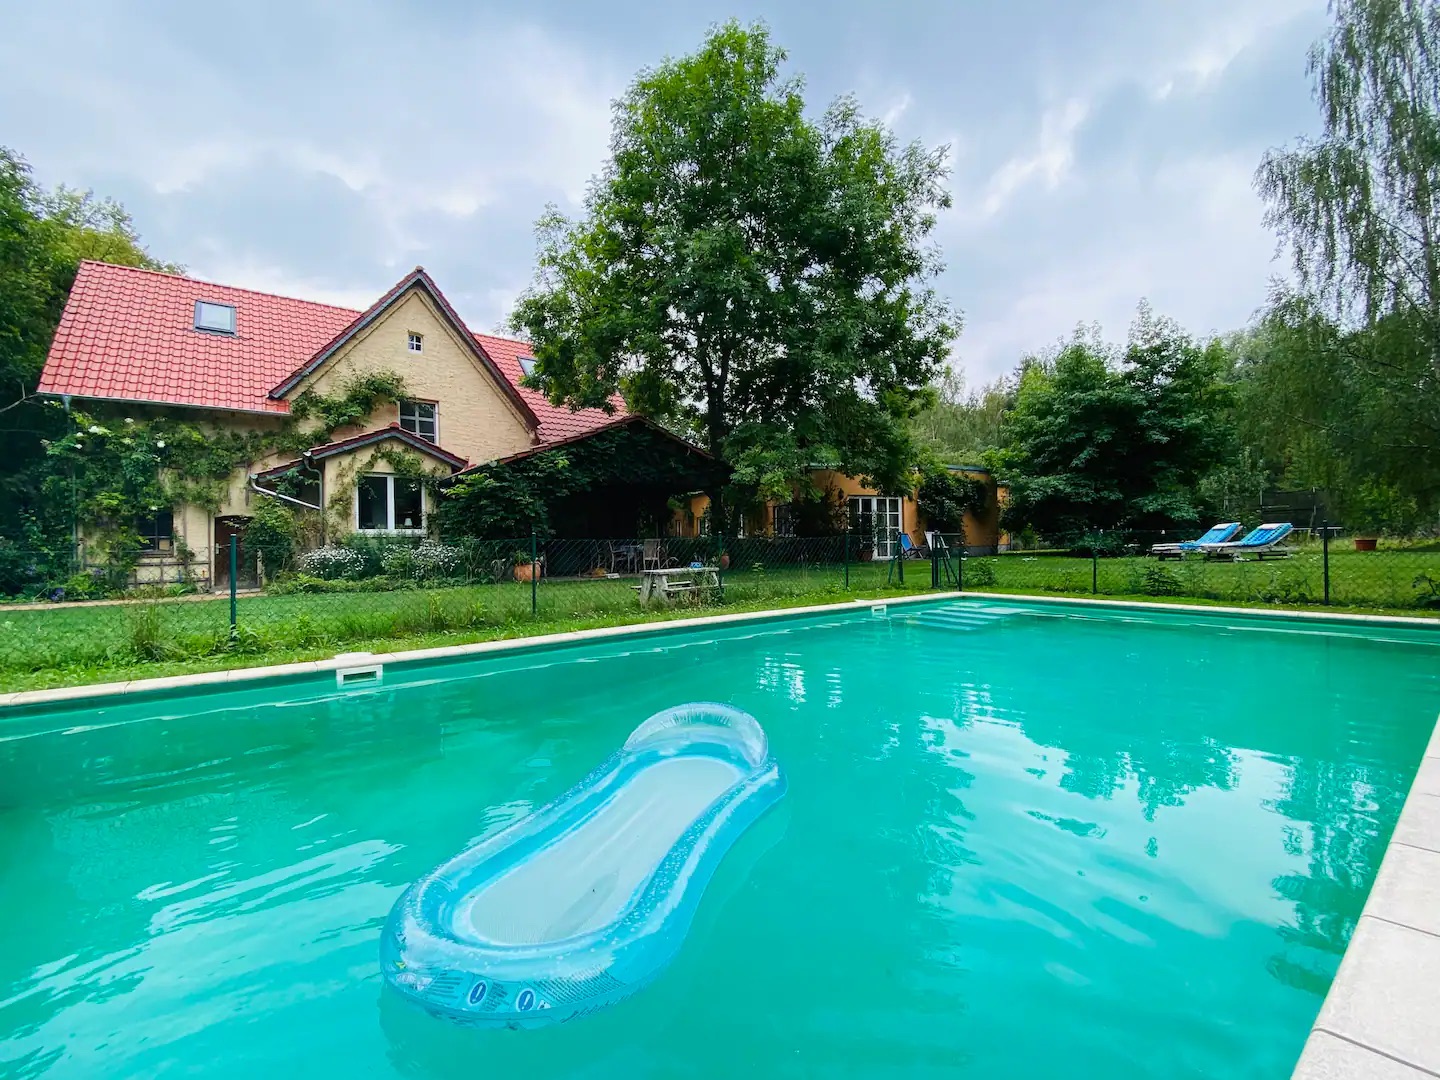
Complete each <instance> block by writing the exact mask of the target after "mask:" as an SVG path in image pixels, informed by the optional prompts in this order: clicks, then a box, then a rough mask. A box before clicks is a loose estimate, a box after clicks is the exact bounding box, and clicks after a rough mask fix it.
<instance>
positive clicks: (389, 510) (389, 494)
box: [354, 473, 429, 536]
mask: <svg viewBox="0 0 1440 1080" xmlns="http://www.w3.org/2000/svg"><path fill="white" fill-rule="evenodd" d="M372 477H383V478H384V479H385V481H386V483H385V520H386V522H387V523H388V524H389V528H385V529H367V528H365V527H364V526H362V525H361V524H360V485H361V483H363V482H364V481H366V480H369V479H371V478H372ZM396 480H415V482H416V483H419V480H418V479H416V478H415V477H413V476H396V475H395V474H394V473H366V474H365V475H364V476H362V477H360V479H359V480H357V481H356V482H355V498H354V503H355V514H354V521H355V531H356V532H358V533H364V534H365V535H366V536H424V535H425V519H426V517H427V516H428V511H429V508H428V507H427V506H426V505H425V485H424V484H420V524H419V525H418V526H416V527H412V528H409V529H405V528H396V527H395V481H396Z"/></svg>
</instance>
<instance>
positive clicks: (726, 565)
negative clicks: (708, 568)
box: [720, 555, 730, 570]
mask: <svg viewBox="0 0 1440 1080" xmlns="http://www.w3.org/2000/svg"><path fill="white" fill-rule="evenodd" d="M720 569H721V570H729V569H730V556H729V555H721V556H720Z"/></svg>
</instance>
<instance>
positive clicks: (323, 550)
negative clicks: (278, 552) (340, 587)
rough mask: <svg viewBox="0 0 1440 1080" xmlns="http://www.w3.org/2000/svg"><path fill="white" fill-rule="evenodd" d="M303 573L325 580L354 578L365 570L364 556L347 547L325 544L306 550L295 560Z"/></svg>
mask: <svg viewBox="0 0 1440 1080" xmlns="http://www.w3.org/2000/svg"><path fill="white" fill-rule="evenodd" d="M296 563H297V565H298V566H299V567H300V570H301V572H302V573H304V574H309V575H311V576H313V577H318V578H324V579H325V580H326V581H336V580H340V579H354V578H358V577H360V576H361V575H362V574H363V573H364V572H365V556H364V555H361V554H360V553H359V552H358V551H355V550H354V549H353V548H348V547H336V546H333V545H327V546H326V547H320V548H316V549H315V550H314V551H307V552H306V553H305V554H304V555H301V556H300V558H299V559H297V560H296Z"/></svg>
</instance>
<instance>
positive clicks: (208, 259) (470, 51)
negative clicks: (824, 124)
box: [0, 0, 1325, 384]
mask: <svg viewBox="0 0 1440 1080" xmlns="http://www.w3.org/2000/svg"><path fill="white" fill-rule="evenodd" d="M142 9H143V13H141V12H142ZM728 14H733V15H734V16H736V17H738V18H740V19H742V20H746V21H749V20H752V19H756V18H763V19H764V20H766V21H767V22H768V23H769V24H770V26H771V28H772V30H773V33H774V37H775V40H776V41H777V42H778V43H779V44H781V45H782V46H784V47H785V48H786V49H787V50H788V51H789V54H790V66H791V70H792V71H794V72H799V73H802V74H803V75H804V76H805V77H806V80H807V86H808V90H807V100H808V101H809V102H810V104H811V106H812V108H813V109H814V110H815V111H817V112H818V111H819V110H820V109H821V108H822V107H823V106H824V104H825V103H826V102H828V101H829V100H830V99H831V98H832V97H834V96H835V95H837V94H841V93H846V92H853V93H854V94H856V95H857V96H858V98H859V100H860V102H861V105H862V106H863V107H864V109H865V110H866V111H867V112H869V113H871V114H873V115H877V116H883V117H885V118H887V119H888V120H889V121H890V123H891V124H892V125H893V127H894V128H895V130H896V131H897V133H898V134H899V135H900V136H901V137H902V138H904V139H907V140H908V139H921V140H923V141H925V142H926V143H928V144H940V143H947V144H949V146H950V147H951V152H952V161H953V165H954V173H953V178H952V186H953V189H954V194H955V208H954V209H953V210H952V211H950V212H949V213H948V214H947V216H946V218H945V220H944V222H943V224H942V226H941V229H940V236H939V240H940V243H941V245H942V248H943V250H944V254H945V258H946V262H947V263H948V270H947V272H946V274H945V276H944V278H943V279H942V282H941V287H942V288H943V289H944V291H945V292H946V293H947V294H948V295H949V296H950V297H951V299H952V300H953V301H954V302H955V303H956V304H957V305H958V306H959V307H960V308H961V309H962V310H963V311H964V312H965V322H966V326H965V332H964V334H963V335H962V337H961V339H960V341H959V343H958V345H957V348H956V358H957V361H958V362H959V365H960V366H962V367H963V368H964V369H965V370H966V373H967V377H968V378H969V380H970V381H971V383H972V384H974V383H978V382H980V381H983V380H987V379H989V378H991V377H993V376H995V375H997V374H1000V373H1003V372H1005V371H1007V370H1009V369H1010V368H1011V367H1013V366H1014V364H1015V362H1016V361H1017V360H1018V359H1019V358H1020V356H1021V355H1022V354H1024V353H1025V352H1027V351H1033V350H1037V349H1042V348H1045V347H1047V346H1048V345H1050V344H1052V343H1054V342H1055V341H1056V340H1057V339H1059V338H1060V337H1062V336H1066V335H1068V334H1069V332H1070V331H1071V330H1072V329H1073V328H1074V327H1075V326H1076V325H1077V324H1078V323H1081V322H1086V323H1089V322H1098V323H1100V324H1101V326H1102V327H1103V329H1104V331H1105V332H1106V334H1107V335H1108V336H1110V337H1114V338H1119V337H1123V335H1124V333H1125V329H1126V327H1127V326H1128V324H1129V321H1130V319H1131V317H1132V315H1133V312H1134V309H1135V305H1136V303H1137V301H1138V300H1139V299H1140V298H1141V297H1148V298H1149V299H1150V300H1151V302H1152V303H1153V304H1154V306H1155V307H1156V308H1157V309H1158V310H1159V311H1160V312H1162V313H1164V314H1167V315H1171V316H1173V317H1174V318H1176V319H1178V320H1180V322H1181V323H1183V324H1184V325H1185V326H1187V327H1188V328H1190V329H1191V330H1193V331H1195V332H1197V333H1206V332H1210V331H1225V330H1229V329H1232V328H1235V327H1238V326H1241V325H1243V324H1244V323H1246V322H1247V321H1248V320H1249V318H1250V317H1251V315H1252V314H1253V313H1254V311H1255V310H1256V308H1258V307H1259V306H1260V305H1261V303H1262V302H1263V301H1264V298H1265V293H1266V288H1267V283H1268V281H1269V280H1270V279H1271V278H1272V277H1273V276H1274V275H1276V274H1278V273H1282V272H1283V271H1284V269H1285V266H1284V264H1283V262H1276V261H1275V260H1274V254H1275V251H1274V240H1273V238H1272V237H1271V236H1270V235H1269V234H1268V233H1267V232H1266V231H1265V230H1264V229H1263V227H1262V225H1261V221H1260V218H1261V206H1260V204H1259V201H1258V200H1257V198H1256V196H1255V194H1254V192H1253V189H1252V187H1251V178H1252V175H1253V173H1254V170H1255V166H1256V165H1257V163H1258V161H1259V158H1260V155H1261V153H1262V152H1263V151H1264V150H1265V148H1266V147H1268V146H1272V145H1276V144H1279V143H1285V142H1289V141H1291V140H1293V139H1294V138H1295V137H1297V136H1299V135H1301V134H1304V133H1307V132H1312V131H1314V130H1315V128H1316V126H1317V113H1316V109H1315V106H1314V105H1313V103H1312V102H1311V99H1310V87H1309V82H1308V80H1307V78H1306V75H1305V51H1306V49H1307V47H1308V46H1309V44H1310V43H1311V42H1312V41H1314V40H1315V39H1316V38H1317V37H1319V36H1320V35H1321V34H1322V33H1323V32H1324V29H1325V5H1324V0H1205V2H1204V3H1199V2H1186V3H1157V2H1154V0H1085V2H1083V3H1077V2H1075V0H1009V2H1006V3H999V2H994V0H963V2H956V0H950V2H938V3H937V2H917V3H911V4H903V5H896V4H893V3H890V4H886V3H867V2H862V0H835V2H833V3H828V4H825V3H815V2H813V0H810V2H805V3H799V2H796V3H787V4H781V3H771V4H769V5H760V4H754V3H749V2H737V3H733V4H732V5H730V7H729V8H728V10H727V9H722V8H719V7H717V6H716V5H714V4H713V3H691V2H688V0H614V2H611V3H607V4H592V3H587V2H584V0H531V3H529V4H528V5H525V6H524V7H523V9H522V7H521V6H520V5H500V4H491V3H486V2H485V0H469V2H463V0H454V2H448V3H447V2H439V0H434V2H428V3H420V2H411V3H405V4H401V3H398V2H397V3H385V2H383V0H343V2H342V0H286V2H284V3H271V2H268V0H246V2H245V3H243V4H229V3H225V2H218V0H217V2H210V3H205V4H200V5H197V4H195V3H194V2H193V0H184V2H174V3H168V2H155V3H147V4H137V3H132V2H130V0H68V2H66V3H63V4H59V3H52V4H33V3H32V4H23V5H22V4H20V3H18V2H17V0H0V23H3V25H4V26H5V31H4V33H3V34H0V143H3V144H5V145H8V146H11V147H12V148H13V149H15V150H17V151H19V152H20V153H21V154H23V155H24V156H25V157H26V158H27V159H28V160H29V161H30V163H31V165H32V166H33V167H34V170H35V173H36V176H37V178H38V179H39V180H40V181H41V182H42V183H45V184H47V185H52V184H55V183H60V182H64V183H68V184H71V185H74V186H81V187H93V188H94V189H95V190H96V191H97V192H100V193H103V194H110V195H114V196H116V197H118V198H119V199H120V200H121V201H123V202H124V203H125V205H126V206H127V207H128V208H129V209H130V210H131V212H132V213H133V214H134V216H135V220H136V223H137V225H138V226H139V228H140V230H141V233H142V236H143V239H144V240H145V242H146V243H147V244H148V246H149V247H150V249H151V251H152V252H153V253H154V254H155V255H157V256H158V257H160V258H163V259H166V260H170V261H175V262H180V263H183V264H184V265H185V266H186V268H187V269H188V271H189V272H190V273H192V274H194V275H195V276H197V277H203V278H208V279H211V280H216V281H221V282H224V283H227V284H234V285H243V286H248V287H251V288H256V289H265V290H270V291H274V292H279V293H284V294H288V295H294V296H303V297H306V298H310V299H316V300H325V301H329V302H332V303H342V304H347V305H351V306H355V307H364V306H366V305H368V304H369V303H370V302H371V301H373V300H374V299H375V298H376V297H377V296H378V295H379V294H380V293H381V292H382V291H383V290H384V289H385V288H386V287H388V286H389V285H390V284H392V283H393V282H394V281H395V280H396V279H398V278H399V277H400V276H401V275H402V274H403V273H404V272H405V271H406V270H408V269H409V268H411V267H412V266H414V265H415V264H417V263H422V264H424V265H425V266H426V267H427V268H428V269H429V270H430V271H431V273H432V274H433V275H434V277H435V279H436V281H437V282H438V283H439V285H440V287H441V288H442V289H444V290H445V292H446V294H447V295H448V296H449V297H450V299H451V301H452V302H453V303H454V304H455V305H456V307H457V308H458V309H459V311H460V313H461V314H462V316H464V317H465V318H466V319H467V321H469V322H470V323H471V325H472V326H473V327H474V328H475V329H478V330H487V329H497V328H499V327H500V326H501V324H502V322H503V321H504V319H505V317H506V315H507V313H508V311H509V307H510V304H511V303H512V301H513V299H514V297H515V296H516V294H517V293H518V292H519V291H520V290H521V289H522V288H523V287H524V286H525V284H526V283H527V282H528V281H529V279H530V275H531V271H532V267H533V258H534V242H533V235H532V231H531V230H532V225H533V223H534V220H535V218H536V217H537V216H538V215H539V213H540V212H541V210H542V208H543V207H544V205H545V203H547V202H556V203H559V204H560V205H561V207H562V208H564V209H567V210H574V209H576V208H577V205H578V200H579V199H580V198H581V197H582V195H583V192H584V187H585V183H586V181H587V179H588V178H589V177H590V176H592V175H593V174H594V173H595V172H596V171H597V170H598V169H599V168H600V166H601V164H602V162H603V160H604V157H605V152H606V146H607V140H608V136H609V125H610V116H609V102H610V100H611V99H612V98H613V97H614V96H615V95H616V94H617V93H619V92H620V91H621V90H622V89H623V87H624V86H625V84H626V83H628V82H629V81H630V79H631V78H632V77H633V75H634V73H635V72H636V71H637V70H638V69H639V68H641V67H643V66H645V65H648V64H653V63H655V62H656V61H658V60H659V59H661V58H663V57H664V56H666V55H678V54H681V53H684V52H687V51H690V50H692V49H693V48H695V47H696V45H697V44H698V43H699V42H700V40H701V38H702V37H703V35H704V32H705V29H706V27H707V26H708V25H709V24H710V22H711V21H713V20H714V19H715V18H716V17H719V16H724V15H728Z"/></svg>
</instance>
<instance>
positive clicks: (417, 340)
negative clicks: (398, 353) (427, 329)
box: [407, 330, 425, 352]
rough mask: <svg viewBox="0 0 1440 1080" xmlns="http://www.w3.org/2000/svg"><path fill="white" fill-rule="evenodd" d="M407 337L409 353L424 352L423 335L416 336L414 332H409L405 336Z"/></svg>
mask: <svg viewBox="0 0 1440 1080" xmlns="http://www.w3.org/2000/svg"><path fill="white" fill-rule="evenodd" d="M407 337H408V340H409V343H410V351H411V352H424V351H425V335H424V334H417V333H415V331H414V330H411V331H410V333H409V335H407Z"/></svg>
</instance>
